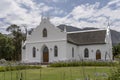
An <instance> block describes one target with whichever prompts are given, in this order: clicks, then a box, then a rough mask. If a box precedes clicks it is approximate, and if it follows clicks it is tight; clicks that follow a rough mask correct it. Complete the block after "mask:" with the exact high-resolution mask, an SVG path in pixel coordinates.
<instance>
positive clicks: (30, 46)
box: [22, 17, 113, 63]
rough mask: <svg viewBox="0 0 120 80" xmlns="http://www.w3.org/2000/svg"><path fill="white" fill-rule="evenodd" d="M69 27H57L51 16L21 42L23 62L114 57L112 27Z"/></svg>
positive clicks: (42, 20)
mask: <svg viewBox="0 0 120 80" xmlns="http://www.w3.org/2000/svg"><path fill="white" fill-rule="evenodd" d="M69 29H70V26H64V25H63V26H62V25H61V26H59V27H58V26H54V25H53V24H52V23H51V22H50V20H49V18H45V17H44V18H42V19H41V22H40V24H39V25H38V26H37V27H36V28H35V29H34V30H33V32H32V33H31V35H28V36H27V39H26V41H25V42H23V43H22V62H24V63H44V62H47V63H51V62H57V61H69V60H81V59H82V60H103V61H104V60H107V61H110V60H112V59H113V58H112V56H113V55H112V41H111V34H110V28H109V27H108V28H107V29H93V30H79V29H78V28H75V27H72V28H71V30H69Z"/></svg>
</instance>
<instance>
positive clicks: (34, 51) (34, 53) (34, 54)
mask: <svg viewBox="0 0 120 80" xmlns="http://www.w3.org/2000/svg"><path fill="white" fill-rule="evenodd" d="M32 53H33V54H32V55H33V58H35V57H36V48H35V47H33V49H32Z"/></svg>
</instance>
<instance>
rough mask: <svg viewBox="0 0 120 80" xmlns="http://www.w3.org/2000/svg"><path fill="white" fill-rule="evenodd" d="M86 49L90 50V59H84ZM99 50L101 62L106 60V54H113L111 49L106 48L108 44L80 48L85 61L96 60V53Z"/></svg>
mask: <svg viewBox="0 0 120 80" xmlns="http://www.w3.org/2000/svg"><path fill="white" fill-rule="evenodd" d="M85 48H88V50H89V57H88V58H85V57H84V49H85ZM97 50H100V51H101V60H105V55H106V52H107V53H108V54H111V53H110V51H109V49H108V48H107V47H106V44H101V45H100V44H99V45H86V46H80V47H79V54H80V55H81V56H82V57H81V58H83V59H90V60H96V51H97ZM106 59H107V60H110V59H111V58H110V57H109V55H107V56H106Z"/></svg>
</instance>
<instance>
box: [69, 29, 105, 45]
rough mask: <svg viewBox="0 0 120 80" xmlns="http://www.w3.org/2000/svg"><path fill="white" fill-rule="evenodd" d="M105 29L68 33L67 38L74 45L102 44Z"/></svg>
mask: <svg viewBox="0 0 120 80" xmlns="http://www.w3.org/2000/svg"><path fill="white" fill-rule="evenodd" d="M105 36H106V30H97V31H87V32H76V33H68V34H67V40H68V42H70V43H73V44H76V45H90V44H104V43H105Z"/></svg>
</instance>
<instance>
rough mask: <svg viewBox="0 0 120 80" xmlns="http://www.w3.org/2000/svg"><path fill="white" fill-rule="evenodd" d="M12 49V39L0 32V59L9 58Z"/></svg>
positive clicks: (10, 57) (11, 54)
mask: <svg viewBox="0 0 120 80" xmlns="http://www.w3.org/2000/svg"><path fill="white" fill-rule="evenodd" d="M14 49H15V47H14V45H13V39H12V38H8V37H7V36H5V35H3V34H1V33H0V59H3V58H4V59H6V60H11V59H12V56H13V52H14Z"/></svg>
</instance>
